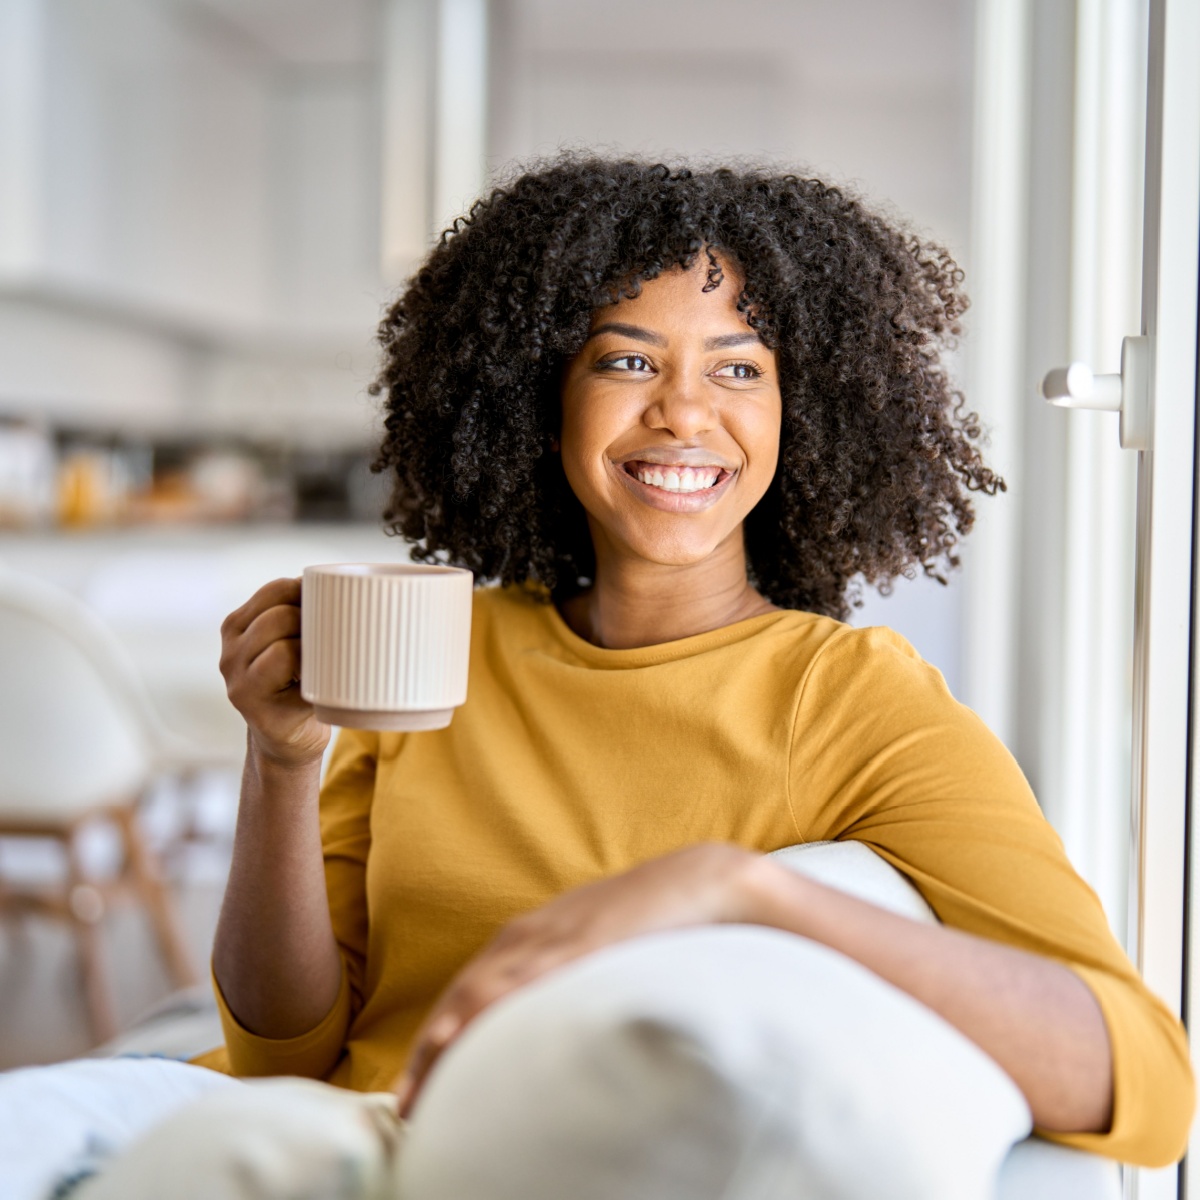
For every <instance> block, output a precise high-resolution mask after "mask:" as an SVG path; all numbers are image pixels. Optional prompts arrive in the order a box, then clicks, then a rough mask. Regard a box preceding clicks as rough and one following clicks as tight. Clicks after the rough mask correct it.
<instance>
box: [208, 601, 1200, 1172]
mask: <svg viewBox="0 0 1200 1200" xmlns="http://www.w3.org/2000/svg"><path fill="white" fill-rule="evenodd" d="M321 831H322V840H323V844H324V852H325V872H326V881H327V887H328V893H329V905H330V911H331V914H332V917H333V925H334V930H335V932H336V935H337V939H338V943H339V945H340V947H341V952H342V959H343V962H344V968H345V969H344V977H343V982H342V988H341V992H340V994H339V996H338V999H337V1001H336V1003H335V1005H334V1007H333V1009H332V1010H331V1011H330V1013H329V1014H328V1016H327V1017H326V1018H325V1019H324V1020H323V1021H322V1022H321V1024H320V1025H319V1026H318V1027H317V1028H316V1029H314V1030H312V1031H311V1032H309V1033H307V1034H304V1035H301V1036H300V1037H296V1038H291V1039H287V1040H272V1039H267V1038H262V1037H257V1036H254V1035H253V1034H251V1033H249V1032H248V1031H247V1030H245V1029H243V1028H242V1027H241V1026H240V1025H239V1024H238V1022H237V1021H236V1019H235V1018H234V1017H233V1016H232V1014H231V1013H230V1012H229V1010H228V1008H227V1007H226V1006H225V1004H224V1003H223V1001H221V998H220V996H219V995H218V1000H219V1001H221V1009H222V1018H223V1022H224V1029H225V1039H226V1048H227V1053H228V1063H227V1065H228V1068H230V1069H232V1071H233V1072H235V1073H236V1074H239V1075H264V1074H299V1075H308V1076H314V1077H319V1078H324V1079H328V1080H329V1081H330V1082H332V1083H335V1084H340V1085H342V1086H345V1087H350V1088H356V1089H360V1090H373V1089H382V1088H386V1087H388V1086H389V1085H391V1084H392V1082H393V1081H394V1079H395V1078H396V1076H397V1075H398V1074H399V1072H400V1071H401V1069H402V1067H403V1066H404V1062H405V1058H406V1055H407V1053H408V1050H409V1048H410V1045H411V1042H412V1039H413V1036H414V1034H415V1032H416V1030H417V1028H418V1026H419V1025H420V1023H421V1021H422V1019H423V1017H424V1016H425V1014H426V1013H427V1011H428V1010H429V1008H430V1006H431V1005H432V1004H433V1002H434V1000H435V999H436V997H437V996H438V994H439V992H440V991H441V990H442V988H443V987H444V986H445V985H446V983H447V982H448V981H449V979H450V978H451V976H452V975H453V974H454V973H455V972H456V971H457V970H458V969H459V968H460V967H461V966H462V965H463V964H464V963H465V962H466V961H467V960H468V959H470V958H471V956H472V955H473V954H475V953H476V951H478V950H479V949H481V948H482V947H483V946H484V945H485V943H487V941H488V940H489V939H490V938H491V937H492V936H493V935H494V934H495V933H496V931H497V930H498V929H499V928H500V927H501V926H502V925H503V924H505V922H507V921H508V920H510V919H511V918H512V917H514V916H516V915H518V914H520V913H523V912H526V911H527V910H529V909H532V908H534V907H536V906H538V905H541V904H543V903H544V902H546V901H547V900H549V899H551V898H552V897H554V896H556V895H558V894H559V893H560V892H562V891H564V890H566V889H567V888H572V887H575V886H577V885H579V884H583V883H587V882H589V881H592V880H596V879H599V878H602V877H604V876H607V875H612V874H615V873H617V872H620V871H624V870H627V869H628V868H630V867H632V866H634V865H635V864H637V863H640V862H643V861H645V860H647V859H651V858H655V857H658V856H660V855H663V854H666V853H668V852H670V851H672V850H675V849H678V848H679V847H682V846H687V845H691V844H694V843H697V842H703V841H724V842H734V843H736V844H738V845H740V846H744V847H747V848H748V849H751V850H756V851H763V852H766V851H770V850H776V849H779V848H780V847H783V846H789V845H794V844H795V843H798V842H813V841H822V840H825V839H840V838H851V839H855V840H857V841H861V842H863V843H865V844H866V845H868V846H870V847H871V848H872V849H874V850H875V851H877V852H878V853H879V854H881V855H882V856H883V857H884V858H885V859H887V860H888V861H889V862H891V863H892V864H893V865H895V866H896V867H897V868H899V869H900V870H901V871H903V872H904V873H905V874H906V875H907V876H908V877H909V878H910V879H911V880H912V881H913V882H914V883H915V884H916V886H917V887H918V888H919V889H920V891H921V892H922V894H923V895H924V896H925V898H926V899H927V900H928V901H929V903H930V904H931V905H932V907H933V908H934V910H935V911H936V912H937V914H938V916H939V917H940V918H941V920H942V921H943V922H945V923H946V924H947V925H952V926H955V927H957V928H959V929H964V930H968V931H970V932H972V933H975V934H979V935H981V936H983V937H987V938H992V939H994V940H996V941H999V942H1005V943H1008V944H1010V945H1013V946H1018V947H1021V948H1023V949H1026V950H1031V951H1034V952H1036V953H1038V954H1043V955H1046V956H1048V957H1050V958H1054V959H1057V960H1058V961H1060V962H1062V963H1064V964H1066V965H1067V966H1068V967H1070V968H1071V969H1072V970H1073V971H1075V972H1076V973H1077V974H1078V975H1079V976H1080V977H1081V978H1082V979H1083V981H1084V982H1085V983H1086V984H1087V986H1088V987H1089V988H1090V989H1091V990H1092V992H1093V994H1094V995H1095V997H1096V999H1097V1001H1098V1002H1099V1005H1100V1007H1101V1009H1102V1011H1103V1014H1104V1018H1105V1021H1106V1023H1107V1026H1108V1031H1109V1035H1110V1038H1111V1041H1112V1048H1113V1057H1114V1064H1115V1088H1116V1091H1115V1108H1114V1117H1113V1124H1112V1129H1111V1131H1110V1132H1108V1133H1106V1134H1079V1135H1070V1136H1063V1137H1059V1138H1057V1140H1059V1141H1063V1142H1067V1143H1069V1144H1071V1145H1075V1146H1079V1147H1081V1148H1085V1149H1089V1150H1093V1151H1097V1152H1099V1153H1101V1154H1106V1155H1110V1156H1112V1157H1115V1158H1120V1159H1124V1160H1126V1161H1132V1162H1139V1163H1146V1164H1161V1163H1166V1162H1169V1161H1173V1160H1174V1159H1175V1158H1177V1157H1178V1156H1179V1155H1180V1154H1181V1153H1182V1152H1183V1149H1184V1146H1185V1142H1186V1137H1187V1131H1188V1127H1189V1125H1190V1121H1191V1115H1192V1109H1193V1103H1194V1087H1193V1082H1192V1075H1191V1067H1190V1063H1189V1056H1188V1052H1187V1046H1186V1042H1185V1037H1184V1033H1183V1030H1182V1028H1181V1027H1180V1025H1179V1024H1178V1022H1177V1021H1175V1019H1174V1018H1173V1017H1172V1016H1171V1015H1170V1013H1169V1012H1168V1011H1167V1009H1166V1008H1165V1006H1163V1005H1162V1004H1161V1003H1160V1002H1159V1001H1158V1000H1157V999H1156V998H1155V997H1154V996H1152V995H1151V994H1150V993H1149V992H1148V991H1147V990H1146V988H1145V986H1144V984H1143V983H1142V981H1141V979H1140V978H1139V976H1138V974H1137V972H1136V971H1135V970H1134V968H1133V967H1132V966H1131V965H1130V963H1129V961H1128V959H1127V958H1126V957H1125V955H1124V953H1123V952H1122V951H1121V949H1120V947H1119V946H1118V944H1117V943H1116V941H1115V940H1114V938H1113V937H1112V935H1111V933H1110V932H1109V928H1108V925H1107V923H1106V920H1105V917H1104V913H1103V911H1102V909H1101V907H1100V904H1099V902H1098V900H1097V899H1096V896H1095V895H1094V894H1093V892H1092V891H1091V890H1090V889H1089V888H1088V887H1087V885H1086V884H1085V883H1084V882H1083V881H1082V880H1081V879H1080V878H1079V876H1078V875H1077V874H1076V873H1075V872H1074V870H1073V869H1072V868H1071V866H1070V864H1069V862H1068V861H1067V858H1066V855H1065V854H1064V852H1063V848H1062V844H1061V842H1060V841H1059V839H1058V837H1057V836H1056V834H1055V833H1054V831H1053V830H1052V828H1051V827H1050V825H1049V824H1048V823H1047V822H1046V820H1045V819H1044V818H1043V816H1042V813H1041V811H1040V810H1039V808H1038V806H1037V803H1036V801H1035V799H1034V797H1033V795H1032V794H1031V792H1030V790H1029V787H1028V785H1027V784H1026V782H1025V779H1024V777H1023V776H1022V774H1021V771H1020V769H1019V768H1018V767H1017V764H1016V763H1015V762H1014V760H1013V759H1012V757H1011V756H1010V755H1009V754H1008V752H1007V751H1006V750H1005V748H1004V747H1003V745H1001V744H1000V742H999V741H997V739H996V738H995V737H993V736H992V734H991V733H990V732H989V731H988V730H987V728H986V727H985V726H984V725H983V723H982V722H981V721H980V720H979V719H978V718H977V717H976V716H975V715H974V714H973V713H972V712H970V711H969V710H968V709H966V708H964V707H963V706H962V705H960V704H958V703H957V702H956V701H955V700H954V698H953V697H952V696H951V695H950V693H949V692H948V691H947V689H946V686H945V683H944V682H943V680H942V677H941V675H940V674H939V673H938V672H937V671H936V670H934V669H933V668H932V667H930V666H929V665H927V664H926V663H925V662H923V661H922V660H921V659H920V658H919V657H918V655H917V654H916V652H915V651H914V650H913V649H912V648H911V647H910V646H909V645H908V643H907V642H905V641H904V640H903V639H902V638H901V637H899V636H898V635H897V634H895V633H893V632H891V631H890V630H887V629H854V628H850V627H848V626H846V625H843V624H840V623H839V622H837V621H833V620H829V619H828V618H825V617H819V616H814V615H813V614H811V613H803V612H794V611H782V612H774V613H769V614H766V615H763V616H759V617H754V618H752V619H750V620H747V621H741V622H739V623H737V624H735V625H730V626H727V627H725V628H723V629H718V630H714V631H712V632H711V633H705V634H700V635H698V636H696V637H690V638H684V639H683V640H681V641H676V642H670V643H667V644H665V645H658V646H649V647H645V648H643V649H634V650H604V649H600V648H598V647H596V646H593V645H591V644H590V643H589V642H586V641H584V640H583V639H582V638H580V637H578V636H577V635H575V634H574V633H572V632H571V630H570V629H569V628H568V627H567V625H566V624H565V623H564V622H563V620H562V618H561V617H560V616H559V614H558V613H557V611H556V610H555V609H554V608H553V607H552V606H550V605H547V604H542V603H539V602H538V601H537V600H536V599H535V598H534V597H533V596H532V595H531V594H530V593H529V592H528V591H526V590H523V589H516V588H512V589H497V588H492V589H485V590H481V591H479V592H478V593H477V594H476V599H475V607H474V618H473V629H472V647H471V674H470V684H469V695H468V699H467V702H466V704H465V705H464V706H463V707H462V708H461V709H460V710H459V711H458V712H457V713H456V714H455V716H454V719H453V721H452V723H451V725H450V727H449V728H448V729H445V730H439V731H436V732H429V733H411V734H386V733H385V734H377V733H365V732H358V731H351V730H346V731H343V733H342V734H341V735H340V738H339V740H338V743H337V746H336V748H335V750H334V753H333V756H332V759H331V763H330V767H329V771H328V774H327V777H326V781H325V785H324V787H323V789H322V794H321ZM223 1058H224V1056H223V1055H221V1054H215V1055H212V1056H208V1057H207V1058H206V1059H202V1060H200V1061H207V1062H208V1063H209V1064H210V1065H218V1066H220V1065H222V1061H221V1060H222V1059H223Z"/></svg>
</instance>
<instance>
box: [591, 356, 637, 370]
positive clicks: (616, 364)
mask: <svg viewBox="0 0 1200 1200" xmlns="http://www.w3.org/2000/svg"><path fill="white" fill-rule="evenodd" d="M596 365H597V366H598V367H599V369H600V370H601V371H649V370H650V360H649V359H648V358H643V357H642V356H641V355H640V354H622V355H620V356H619V357H618V358H606V359H605V360H604V361H603V362H601V363H597V364H596Z"/></svg>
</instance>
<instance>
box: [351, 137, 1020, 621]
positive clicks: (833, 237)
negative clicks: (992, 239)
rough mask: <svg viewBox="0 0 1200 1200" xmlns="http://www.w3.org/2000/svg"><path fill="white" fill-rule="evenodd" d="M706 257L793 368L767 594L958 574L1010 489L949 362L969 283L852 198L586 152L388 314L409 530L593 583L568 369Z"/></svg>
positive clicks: (758, 511)
mask: <svg viewBox="0 0 1200 1200" xmlns="http://www.w3.org/2000/svg"><path fill="white" fill-rule="evenodd" d="M701 255H706V256H707V262H708V267H707V269H708V282H707V284H706V286H707V287H708V288H712V287H716V286H720V284H721V281H722V271H721V263H720V262H719V261H718V258H717V255H720V258H721V260H723V261H725V262H727V263H729V264H730V265H731V267H736V269H737V271H738V273H739V275H741V277H742V278H743V280H744V283H743V286H742V290H741V293H740V295H739V297H738V302H737V303H738V308H739V310H740V311H741V312H742V313H743V314H744V316H745V318H746V320H747V321H748V323H749V324H750V325H751V326H752V327H753V328H754V329H755V330H756V331H757V332H758V334H759V336H760V337H761V338H762V339H763V341H764V342H765V343H766V344H767V345H768V346H769V347H771V348H772V349H774V350H775V351H776V352H777V355H778V361H779V377H780V386H781V391H782V400H783V424H782V434H781V447H780V459H779V466H778V469H777V471H776V474H775V478H774V480H773V481H772V483H771V486H770V488H769V489H768V491H767V493H766V495H765V496H764V497H763V499H762V500H761V501H760V502H759V504H758V505H757V506H756V507H755V509H754V510H753V511H752V512H751V513H750V515H749V516H748V517H747V519H746V522H745V538H746V551H747V559H748V567H749V571H750V577H751V580H752V581H753V583H754V584H755V586H756V587H757V588H758V589H759V591H760V592H761V593H762V594H763V595H764V596H766V597H767V598H768V599H770V600H771V601H773V602H774V603H775V604H777V605H780V606H782V607H786V608H799V609H808V610H810V611H813V612H819V613H825V614H828V615H830V616H834V617H845V616H846V615H847V613H848V612H849V609H850V607H851V605H853V604H856V603H858V602H860V595H861V587H862V584H863V583H864V582H865V583H868V584H873V585H877V586H880V587H882V588H883V589H885V590H886V589H887V587H888V585H889V583H890V581H891V580H893V579H894V578H895V577H896V576H898V575H901V574H907V575H912V574H913V573H914V572H915V571H916V569H917V568H918V567H919V568H921V569H923V570H924V572H925V573H926V574H927V575H930V576H933V577H934V578H938V579H942V580H943V582H944V576H943V571H944V570H945V569H946V568H948V567H953V566H956V565H957V563H958V559H957V556H956V554H955V545H956V542H957V540H958V537H959V535H960V534H963V533H965V532H967V531H968V530H969V529H970V528H971V525H972V523H973V521H974V513H973V510H972V506H971V502H970V498H969V492H971V491H984V492H987V493H989V494H991V493H995V492H996V491H998V490H1002V489H1003V487H1004V483H1003V481H1002V480H1001V479H1000V478H999V477H998V476H997V475H996V474H994V473H993V472H992V471H991V470H990V469H989V468H988V467H987V466H986V465H985V464H984V462H983V460H982V458H981V456H980V454H979V451H978V449H977V445H976V443H977V442H978V441H979V439H980V429H979V423H978V418H977V417H976V416H975V414H974V413H970V412H967V411H966V410H965V408H964V405H963V401H962V397H961V395H960V393H959V392H957V391H956V390H955V389H954V388H953V386H952V384H951V382H950V378H949V376H948V373H947V371H946V368H945V366H944V364H943V362H942V359H941V355H942V352H943V350H944V349H945V348H947V347H948V346H950V345H952V344H953V340H954V338H955V337H956V335H957V334H958V333H959V332H960V318H961V316H962V313H963V312H964V310H965V308H966V304H967V302H966V299H965V297H964V296H963V294H962V292H961V290H960V284H961V282H962V272H961V271H960V270H959V268H958V266H957V265H956V264H955V262H954V260H953V259H952V258H951V257H950V255H949V254H948V253H947V252H946V251H945V250H943V249H941V248H940V247H938V246H935V245H931V244H929V243H926V242H923V241H922V240H920V239H919V238H918V237H916V236H914V235H913V234H911V233H909V232H907V231H905V230H904V229H903V228H901V227H899V226H898V225H897V224H896V223H895V222H893V221H889V220H886V219H884V218H883V217H881V216H879V215H877V214H875V213H873V212H871V211H870V210H869V209H868V208H866V207H865V206H864V205H863V204H862V202H861V201H860V200H859V199H858V198H856V197H855V196H853V195H851V194H850V193H848V192H847V191H846V190H845V189H842V188H839V187H832V186H830V185H828V184H826V183H823V182H822V181H821V180H819V179H814V178H802V177H800V176H797V175H792V174H780V173H777V172H773V171H771V170H769V169H764V168H757V167H750V168H741V169H731V168H728V167H721V168H713V169H695V170H692V169H688V168H686V167H677V168H671V167H668V166H666V165H663V164H661V163H650V162H642V161H637V160H633V159H622V160H610V159H603V158H593V157H570V156H567V157H562V158H559V159H556V160H553V161H551V162H549V163H547V164H544V165H542V166H540V167H539V168H538V169H535V170H531V171H528V172H527V173H525V174H522V175H520V176H519V177H517V178H515V179H514V180H513V181H512V182H511V183H509V184H507V185H506V186H503V187H499V188H497V189H495V190H494V191H492V192H491V194H490V195H488V196H487V197H485V198H484V199H481V200H479V201H477V202H476V203H475V204H474V205H473V206H472V208H471V210H470V212H469V213H468V214H467V215H466V216H464V217H460V218H459V219H458V220H456V221H455V222H454V225H453V226H452V227H451V228H450V229H447V230H446V231H445V232H444V233H443V234H442V235H441V238H440V240H439V241H438V243H437V245H436V246H435V247H434V249H433V251H432V252H431V253H430V255H429V257H428V259H427V260H426V261H425V263H424V264H423V265H422V266H421V267H420V269H419V270H418V271H417V272H416V274H415V276H414V277H413V278H412V280H411V281H410V283H409V285H408V287H407V289H406V290H405V291H404V293H403V294H402V295H401V296H400V298H399V299H398V300H397V301H396V302H395V303H394V304H393V305H392V306H391V308H390V309H389V310H388V312H387V314H386V316H385V317H384V319H383V321H382V323H381V325H380V330H379V336H380V340H381V343H382V346H383V352H384V353H383V363H382V367H381V370H380V373H379V376H378V378H377V380H376V381H375V383H374V384H373V385H372V392H373V393H374V394H376V395H378V394H380V393H385V394H386V399H385V401H384V411H385V422H384V423H385V433H384V439H383V443H382V448H381V450H380V454H379V457H378V460H377V461H376V463H375V464H374V465H375V469H376V470H377V471H390V472H393V473H394V475H393V493H392V498H391V502H390V505H389V507H388V509H387V511H386V512H385V514H384V520H385V522H386V523H387V525H388V528H389V529H390V531H391V532H393V533H397V534H401V535H403V536H404V537H407V538H410V539H412V540H413V541H415V542H416V543H417V549H416V551H415V554H416V556H417V557H418V558H420V559H424V560H426V561H442V562H450V563H454V564H456V565H460V566H464V567H468V568H470V569H471V570H472V571H474V572H476V574H477V575H480V576H483V577H486V578H491V579H498V580H500V581H501V582H503V583H506V584H511V583H521V582H524V581H535V582H537V583H540V584H541V585H543V587H544V589H545V592H546V594H547V595H549V596H552V597H554V598H555V599H563V598H566V597H567V596H569V595H571V594H573V593H575V592H578V591H579V590H581V589H582V588H584V587H586V586H587V585H588V584H589V582H590V581H591V580H592V578H593V573H594V571H595V559H594V554H593V549H592V543H591V538H590V536H589V533H588V528H587V524H586V521H585V519H584V514H583V509H582V506H581V505H580V504H579V502H578V500H576V499H575V497H574V495H573V494H572V492H571V490H570V487H569V486H568V484H567V481H566V478H565V476H564V473H563V470H562V466H561V464H560V462H559V460H558V457H557V456H556V455H554V454H553V453H551V446H552V442H553V439H554V436H555V434H556V433H557V431H558V428H559V420H560V382H561V377H562V372H563V367H564V364H565V363H566V362H567V360H569V359H570V358H571V357H572V356H573V355H575V354H576V353H578V352H579V350H580V349H581V347H582V346H583V343H584V340H585V338H586V337H587V334H588V330H589V323H590V321H591V318H592V314H593V312H594V310H595V309H597V308H598V307H601V306H603V305H606V304H610V303H613V302H615V301H616V300H618V299H619V298H620V297H621V296H635V295H637V294H638V291H639V288H640V285H641V283H642V282H643V281H646V280H651V279H654V278H656V277H657V276H659V275H661V274H662V273H663V272H664V271H668V270H670V269H672V268H675V267H681V268H684V269H687V268H690V267H691V266H692V265H694V264H695V263H696V262H697V261H698V260H699V258H700V256H701Z"/></svg>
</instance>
